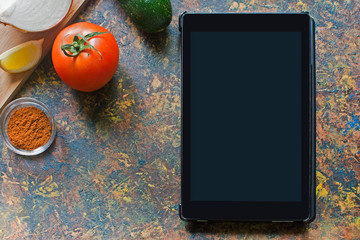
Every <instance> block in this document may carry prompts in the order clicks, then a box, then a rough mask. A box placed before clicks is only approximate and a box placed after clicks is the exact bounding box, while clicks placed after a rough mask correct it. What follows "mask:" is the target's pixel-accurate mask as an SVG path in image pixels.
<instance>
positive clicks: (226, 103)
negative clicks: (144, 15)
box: [179, 13, 315, 222]
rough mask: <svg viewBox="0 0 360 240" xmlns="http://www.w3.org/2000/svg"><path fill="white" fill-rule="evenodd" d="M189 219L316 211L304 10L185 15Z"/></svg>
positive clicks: (284, 216) (309, 38) (310, 50)
mask: <svg viewBox="0 0 360 240" xmlns="http://www.w3.org/2000/svg"><path fill="white" fill-rule="evenodd" d="M179 26H180V30H181V35H182V152H181V154H182V163H181V168H182V173H181V176H182V177H181V181H182V182H181V204H180V217H181V218H182V219H183V220H188V221H211V220H214V221H279V222H293V221H300V222H310V221H312V220H313V219H314V217H315V60H314V59H315V56H314V55H315V54H314V21H313V19H312V18H311V17H310V16H309V14H307V13H298V14H213V13H212V14H204V13H185V14H183V15H182V16H180V25H179Z"/></svg>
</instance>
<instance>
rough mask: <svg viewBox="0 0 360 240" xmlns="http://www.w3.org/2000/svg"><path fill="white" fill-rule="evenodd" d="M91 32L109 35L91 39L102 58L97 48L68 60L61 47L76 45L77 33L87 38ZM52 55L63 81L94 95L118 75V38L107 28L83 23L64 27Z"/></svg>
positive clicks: (56, 40)
mask: <svg viewBox="0 0 360 240" xmlns="http://www.w3.org/2000/svg"><path fill="white" fill-rule="evenodd" d="M92 32H107V33H104V34H100V35H98V36H95V37H92V38H90V39H89V40H88V42H89V43H90V44H91V45H92V46H94V47H95V48H96V49H97V50H98V51H99V52H100V53H101V55H102V56H101V55H100V54H99V53H98V52H96V51H95V50H94V49H91V50H90V49H85V50H83V51H82V52H80V54H79V55H77V56H75V57H68V56H66V55H65V54H64V52H63V51H62V50H61V45H64V44H71V43H72V42H73V38H74V36H75V34H81V35H82V36H85V35H86V34H89V33H92ZM89 53H90V54H89ZM51 56H52V61H53V65H54V68H55V71H56V72H57V74H58V75H59V77H60V78H61V80H62V81H63V82H65V83H66V84H67V85H68V86H70V87H71V88H74V89H76V90H79V91H83V92H92V91H96V90H98V89H100V88H102V87H103V86H105V84H107V83H108V82H109V81H110V80H111V78H112V76H113V75H114V74H115V72H116V69H117V67H118V63H119V47H118V44H117V42H116V39H115V37H114V36H113V35H112V34H111V33H110V32H108V30H106V29H105V28H103V27H101V26H98V25H96V24H93V23H88V22H80V23H75V24H72V25H70V26H68V27H66V28H64V29H63V30H62V31H61V32H60V33H59V34H58V35H57V37H56V39H55V41H54V44H53V48H52V54H51Z"/></svg>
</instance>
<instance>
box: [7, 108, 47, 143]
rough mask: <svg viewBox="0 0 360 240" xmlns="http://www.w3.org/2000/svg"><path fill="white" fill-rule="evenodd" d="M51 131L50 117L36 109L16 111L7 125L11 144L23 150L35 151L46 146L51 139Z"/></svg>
mask: <svg viewBox="0 0 360 240" xmlns="http://www.w3.org/2000/svg"><path fill="white" fill-rule="evenodd" d="M51 131H52V128H51V123H50V120H49V118H48V116H47V115H46V114H45V113H44V112H43V111H42V110H40V109H39V108H36V107H23V108H19V109H17V110H15V111H14V112H13V113H12V115H11V116H10V119H9V122H8V125H7V134H8V137H9V140H10V142H11V143H12V144H13V145H14V146H15V147H16V148H20V149H23V150H34V149H36V148H39V147H41V146H43V145H45V144H46V143H47V141H49V139H50V136H51Z"/></svg>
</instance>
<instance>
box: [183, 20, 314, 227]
mask: <svg viewBox="0 0 360 240" xmlns="http://www.w3.org/2000/svg"><path fill="white" fill-rule="evenodd" d="M239 23H245V24H239ZM180 28H181V31H182V148H181V150H182V151H181V158H182V164H181V170H182V174H181V180H182V181H181V206H180V217H181V218H182V219H184V220H190V221H191V220H197V221H204V220H206V221H208V220H228V221H305V222H309V221H311V220H313V219H314V215H315V200H314V199H315V194H314V168H315V165H314V164H315V156H314V151H315V150H314V149H315V140H314V136H315V134H314V132H315V119H314V115H315V114H314V109H315V107H314V104H315V100H314V97H315V96H314V88H315V86H314V68H315V66H314V64H315V63H314V49H313V41H314V39H313V20H312V19H311V17H310V16H309V15H308V14H304V13H301V14H267V13H266V14H213V13H212V14H206V13H186V14H183V15H182V16H181V18H180ZM201 31H204V32H231V31H254V32H265V31H274V32H276V31H277V32H279V31H280V32H283V31H291V32H294V31H296V32H301V35H302V41H301V42H302V153H303V154H302V181H301V183H302V200H301V202H236V201H217V202H214V201H191V200H190V188H191V186H190V161H191V160H190V128H191V126H190V90H191V89H190V34H191V32H201ZM311 71H312V72H311Z"/></svg>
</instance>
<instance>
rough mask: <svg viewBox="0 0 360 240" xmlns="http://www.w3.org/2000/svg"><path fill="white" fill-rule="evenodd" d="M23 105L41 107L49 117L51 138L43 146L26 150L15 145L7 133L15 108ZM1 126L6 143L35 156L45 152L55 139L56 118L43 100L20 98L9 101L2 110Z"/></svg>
mask: <svg viewBox="0 0 360 240" xmlns="http://www.w3.org/2000/svg"><path fill="white" fill-rule="evenodd" d="M23 107H36V108H38V109H40V110H41V111H43V112H44V113H45V114H46V116H47V117H48V118H49V121H50V124H51V136H50V138H49V140H48V141H47V143H45V144H44V145H43V146H41V147H38V148H36V149H34V150H24V149H20V148H17V147H15V146H14V145H13V144H12V143H11V142H10V140H9V137H8V134H7V126H8V123H9V120H10V117H11V115H12V113H13V112H14V111H15V110H17V109H19V108H23ZM0 127H1V134H0V135H1V138H2V140H3V141H4V143H5V145H6V146H7V147H8V148H9V149H10V150H12V151H13V152H15V153H17V154H20V155H23V156H34V155H38V154H40V153H42V152H44V151H45V150H46V149H48V148H49V147H50V145H51V144H52V142H53V141H54V139H55V135H56V129H55V120H54V117H53V115H52V114H51V112H50V111H49V109H48V108H47V107H46V106H45V104H43V103H42V102H40V101H38V100H36V99H33V98H18V99H16V100H14V101H12V102H11V103H9V104H8V105H7V106H6V107H5V108H4V110H3V111H2V113H1V115H0Z"/></svg>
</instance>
